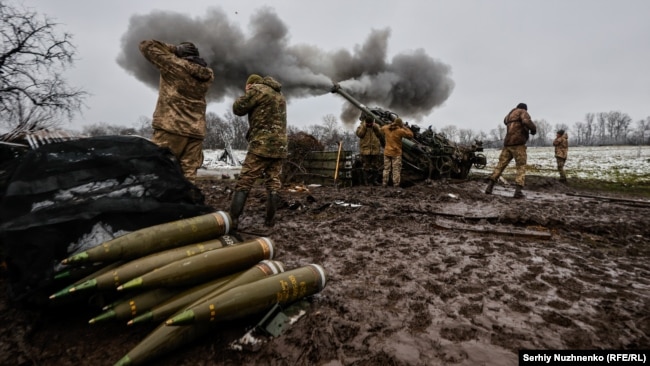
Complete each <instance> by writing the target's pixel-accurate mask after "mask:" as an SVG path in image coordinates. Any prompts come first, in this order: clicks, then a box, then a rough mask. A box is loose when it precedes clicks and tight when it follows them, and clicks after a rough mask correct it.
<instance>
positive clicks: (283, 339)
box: [0, 176, 650, 366]
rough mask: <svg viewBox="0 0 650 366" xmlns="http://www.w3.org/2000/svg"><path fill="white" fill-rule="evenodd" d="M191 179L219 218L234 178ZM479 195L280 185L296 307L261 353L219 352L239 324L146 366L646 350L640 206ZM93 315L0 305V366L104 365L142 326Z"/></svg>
mask: <svg viewBox="0 0 650 366" xmlns="http://www.w3.org/2000/svg"><path fill="white" fill-rule="evenodd" d="M198 185H199V186H200V188H201V189H202V190H203V192H204V193H205V194H206V196H207V201H208V202H209V203H210V204H211V205H212V206H213V207H214V208H215V209H217V210H225V211H227V209H228V206H229V202H230V194H231V193H230V192H231V189H232V187H233V186H234V181H232V180H202V181H200V182H199V183H198ZM484 185H485V184H484V182H483V181H482V180H479V179H478V178H476V179H470V180H468V181H463V182H450V181H447V182H443V181H436V182H434V183H432V184H425V183H418V184H416V185H413V186H410V187H408V188H403V189H401V190H395V189H390V188H389V189H382V188H378V187H351V188H340V189H337V188H334V187H309V188H308V189H309V190H308V191H296V190H295V189H293V188H294V187H293V186H292V187H287V190H285V191H284V192H282V196H283V198H284V200H285V204H284V205H283V207H282V208H281V209H280V210H279V211H278V221H279V222H278V224H277V225H276V227H275V228H274V229H273V231H272V232H266V233H265V234H267V236H268V237H270V238H271V239H272V240H273V241H274V243H275V246H276V248H277V250H278V254H277V256H276V259H278V260H281V261H283V262H284V263H285V265H286V266H287V267H297V266H300V265H304V264H309V263H317V264H320V265H322V266H323V267H324V268H325V270H326V271H327V274H328V276H329V279H328V283H327V286H326V287H325V289H324V290H323V291H322V292H320V293H319V294H317V295H315V296H312V297H310V298H309V299H308V300H309V301H308V309H307V313H306V314H305V315H304V316H303V317H302V318H300V319H299V321H298V322H296V323H295V324H293V325H292V326H291V327H290V328H289V329H287V330H286V332H285V333H284V334H283V335H281V336H280V337H277V338H274V339H271V340H270V341H269V342H268V343H265V344H263V345H262V346H261V347H259V349H258V350H254V351H253V350H244V351H236V350H233V349H231V348H230V347H229V344H230V343H231V341H233V340H235V339H237V338H238V337H240V336H241V335H242V334H243V333H244V332H245V331H246V330H247V329H248V327H250V325H251V324H254V320H249V321H247V322H244V323H242V324H232V325H228V326H227V327H223V329H215V331H214V332H213V333H212V334H211V335H210V336H209V337H207V338H204V339H201V340H200V341H197V342H195V343H194V344H193V345H191V346H188V347H185V348H183V349H182V350H179V351H178V352H176V353H174V354H172V355H167V356H166V357H163V358H160V359H158V360H157V361H156V362H155V363H154V364H156V365H188V366H189V365H193V366H194V365H265V366H266V365H327V366H336V365H359V366H360V365H516V364H517V351H518V350H519V349H523V348H526V349H601V348H606V349H641V348H645V349H648V348H650V261H649V260H648V259H649V257H650V246H649V242H650V225H648V222H649V221H648V217H649V214H650V204H648V203H645V204H643V203H637V202H633V201H640V200H642V198H640V197H633V196H620V195H616V196H615V197H617V198H619V200H605V199H600V198H593V197H585V195H589V196H598V195H600V196H608V197H614V196H613V195H612V194H609V193H605V192H594V191H589V192H585V191H580V190H577V189H576V188H575V187H572V184H571V182H570V183H569V184H568V185H563V184H560V183H558V182H557V181H556V180H555V179H551V178H544V177H535V176H528V177H527V188H526V194H527V198H526V199H524V200H515V199H513V198H511V197H510V196H511V195H512V192H513V188H514V187H512V186H504V185H503V184H500V185H499V186H497V187H496V189H495V194H494V195H491V196H488V195H485V194H483V193H482V191H483V189H484ZM290 189H291V190H293V191H295V192H292V191H290ZM263 202H264V193H263V191H262V190H261V188H260V190H259V191H254V192H252V194H251V196H250V197H249V200H248V205H247V207H246V211H245V213H244V216H243V217H242V221H241V228H242V229H243V230H246V229H247V228H248V229H249V230H251V231H255V230H257V228H259V227H260V225H261V222H262V220H263V210H264V206H263ZM645 202H648V199H647V198H646V199H645ZM4 286H5V284H4V282H3V283H2V287H3V289H4ZM3 289H0V290H3ZM96 314H97V310H96V309H84V308H75V309H69V311H63V310H61V309H58V310H57V311H46V312H34V311H26V310H24V309H15V308H13V307H12V306H11V305H10V304H8V303H7V301H6V299H5V298H2V301H1V302H0V322H1V323H2V327H1V330H0V364H1V365H24V366H27V365H112V364H113V363H115V362H116V361H117V360H118V359H120V358H121V357H122V356H123V355H124V354H125V353H127V352H128V351H129V350H130V349H131V347H133V346H135V345H136V344H137V343H138V342H139V341H140V340H141V339H142V338H143V337H144V336H145V335H146V334H147V333H148V332H149V331H151V329H153V327H147V326H143V327H129V328H127V327H126V326H125V325H124V324H122V323H105V324H96V325H89V324H88V323H87V321H88V319H90V318H91V317H93V316H95V315H96Z"/></svg>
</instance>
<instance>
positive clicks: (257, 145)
mask: <svg viewBox="0 0 650 366" xmlns="http://www.w3.org/2000/svg"><path fill="white" fill-rule="evenodd" d="M281 89H282V84H280V83H279V82H278V81H277V80H275V79H273V78H272V77H270V76H267V77H264V78H262V77H261V76H259V75H256V74H252V75H250V76H249V77H248V79H247V80H246V94H245V95H242V96H241V97H239V98H237V99H236V100H235V102H234V103H233V105H232V110H233V113H235V114H236V115H238V116H244V115H248V132H247V133H246V140H247V141H248V152H247V153H246V158H245V159H244V164H243V165H242V169H241V173H240V175H239V179H238V180H237V184H236V185H235V193H234V195H233V199H232V202H231V206H230V216H231V218H232V232H234V233H236V231H237V227H238V225H239V216H240V215H241V214H242V212H243V211H244V204H245V203H246V198H247V197H248V192H249V191H250V190H251V188H253V184H254V183H255V181H256V180H257V179H258V178H261V177H262V176H263V175H264V176H265V180H264V185H265V187H266V191H267V193H268V196H267V201H266V216H265V220H264V225H265V226H273V225H274V223H275V221H274V216H275V211H276V209H277V206H278V201H279V197H278V192H279V191H280V188H282V182H280V173H281V171H282V164H283V160H284V159H285V158H286V157H287V151H288V148H287V103H286V100H285V98H284V96H283V95H282V92H281Z"/></svg>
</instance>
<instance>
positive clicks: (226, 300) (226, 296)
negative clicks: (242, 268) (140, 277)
mask: <svg viewBox="0 0 650 366" xmlns="http://www.w3.org/2000/svg"><path fill="white" fill-rule="evenodd" d="M325 283H326V277H325V271H324V270H323V268H322V267H321V266H319V265H317V264H310V265H307V266H304V267H300V268H297V269H293V270H291V271H287V272H284V273H280V274H276V275H273V276H269V277H266V278H263V279H261V280H257V281H255V282H252V283H248V284H245V285H241V286H237V287H235V288H232V289H230V290H228V291H225V292H222V293H221V294H219V295H217V296H214V297H212V298H210V299H208V300H206V301H203V302H201V303H199V304H197V303H195V304H193V305H192V306H190V307H188V308H187V309H186V310H185V311H184V312H182V313H180V314H177V315H175V316H174V317H172V318H170V319H168V320H167V321H166V322H165V324H167V325H186V324H193V323H210V322H218V321H224V320H234V319H238V318H241V317H244V316H248V315H251V314H256V313H259V312H262V311H264V310H268V309H270V308H271V307H272V306H273V305H275V304H280V305H283V304H287V303H291V302H294V301H296V300H298V299H301V298H303V297H306V296H309V295H312V294H315V293H317V292H319V291H321V290H322V289H323V288H324V287H325Z"/></svg>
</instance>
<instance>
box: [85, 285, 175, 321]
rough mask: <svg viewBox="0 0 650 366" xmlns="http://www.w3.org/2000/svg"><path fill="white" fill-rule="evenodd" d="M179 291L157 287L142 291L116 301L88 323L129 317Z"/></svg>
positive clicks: (146, 309)
mask: <svg viewBox="0 0 650 366" xmlns="http://www.w3.org/2000/svg"><path fill="white" fill-rule="evenodd" d="M179 291H180V290H177V289H169V288H157V289H152V290H149V291H146V292H143V293H141V294H138V295H135V296H133V297H131V298H130V299H127V300H123V301H121V302H119V303H117V304H116V305H114V306H113V307H112V308H110V309H109V310H107V311H105V312H103V313H101V314H99V315H98V316H97V317H95V318H92V319H90V321H88V323H90V324H94V323H97V322H100V321H105V320H112V319H131V318H133V317H134V316H136V315H138V314H142V313H143V312H145V311H148V310H149V309H151V308H152V307H154V306H156V305H158V304H160V303H162V302H163V301H165V300H167V299H169V298H171V297H172V296H174V295H176V294H178V292H179Z"/></svg>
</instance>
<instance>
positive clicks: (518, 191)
mask: <svg viewBox="0 0 650 366" xmlns="http://www.w3.org/2000/svg"><path fill="white" fill-rule="evenodd" d="M522 189H524V187H522V186H520V185H517V187H515V194H514V195H513V196H512V197H514V198H526V196H525V195H524V193H523V192H522V191H521V190H522Z"/></svg>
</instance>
